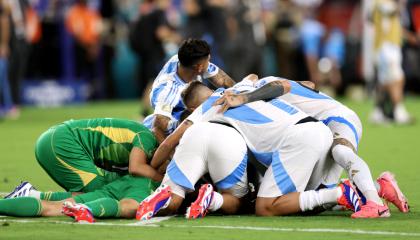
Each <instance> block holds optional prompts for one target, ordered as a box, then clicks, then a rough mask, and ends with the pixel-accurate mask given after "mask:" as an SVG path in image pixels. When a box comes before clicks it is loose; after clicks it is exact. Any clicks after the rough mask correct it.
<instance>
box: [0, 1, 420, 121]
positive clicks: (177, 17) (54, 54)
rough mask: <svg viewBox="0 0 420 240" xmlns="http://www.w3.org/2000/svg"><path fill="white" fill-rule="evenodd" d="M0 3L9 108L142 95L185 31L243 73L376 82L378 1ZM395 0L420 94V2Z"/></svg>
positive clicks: (406, 63) (357, 85)
mask: <svg viewBox="0 0 420 240" xmlns="http://www.w3.org/2000/svg"><path fill="white" fill-rule="evenodd" d="M1 2H2V3H3V4H4V5H9V9H11V10H9V11H2V12H3V14H2V16H3V18H8V19H10V21H6V22H4V21H2V25H1V34H0V35H2V36H3V37H2V38H1V39H2V42H1V43H0V46H1V48H0V49H1V51H0V62H1V68H0V72H1V73H2V75H1V76H2V77H1V80H2V84H1V85H0V86H1V90H2V91H1V95H0V96H1V98H0V103H1V106H2V113H3V114H2V115H6V116H9V117H17V116H18V115H19V109H20V106H25V105H36V106H43V107H55V106H61V105H64V104H68V103H81V102H86V101H90V100H102V99H135V98H140V97H142V96H143V95H144V93H147V91H146V90H145V89H146V88H147V83H148V82H151V81H153V79H154V77H155V76H156V74H157V73H158V72H159V70H160V68H161V67H162V65H163V64H164V63H165V60H167V59H168V58H169V57H170V56H172V55H173V54H175V53H176V52H177V46H178V45H179V44H180V43H181V41H182V40H183V39H186V38H189V37H194V38H202V39H205V40H207V41H208V42H209V43H210V45H211V47H212V59H211V61H212V62H213V63H215V64H216V65H218V66H220V67H221V68H222V69H224V70H225V72H227V73H228V74H229V75H231V76H232V77H233V79H235V80H237V81H238V80H240V79H242V78H243V77H244V76H246V75H247V74H249V73H257V74H258V75H260V76H267V75H275V76H282V77H285V78H289V79H294V80H311V81H314V82H316V83H317V84H318V85H319V86H323V87H324V88H328V89H330V90H331V91H328V92H329V93H337V94H338V95H344V96H345V95H347V96H351V97H354V98H355V99H356V100H364V97H365V96H367V95H369V96H370V95H371V93H372V89H373V86H374V84H373V82H375V74H374V67H373V63H372V62H373V60H372V59H373V56H372V55H373V54H372V50H371V49H372V43H371V42H372V36H371V34H372V33H371V32H372V31H373V30H372V29H371V28H372V26H371V25H372V24H371V23H370V22H369V20H368V18H369V16H368V13H366V12H367V10H366V9H368V8H369V5H372V4H373V2H374V1H368V0H366V1H352V0H325V1H321V0H308V1H303V0H262V1H257V0H172V1H171V0H143V1H142V0H109V1H99V0H87V1H78V0H18V1H9V0H2V1H1ZM398 2H399V4H400V5H401V9H400V10H401V17H400V19H401V24H402V25H401V26H402V27H403V29H404V34H403V35H404V42H403V46H402V48H403V69H404V72H405V77H406V87H405V89H406V90H407V91H408V92H410V93H413V94H418V93H419V92H420V68H418V64H419V62H420V48H419V46H420V40H419V39H420V10H419V9H420V1H418V0H401V1H398ZM3 8H5V7H3ZM364 26H365V27H364ZM6 35H8V37H7V36H6ZM4 36H6V37H4ZM369 38H370V40H369ZM308 42H309V43H308ZM362 50H364V51H362ZM318 53H321V54H318ZM311 54H312V55H315V60H311ZM238 63H239V64H238ZM6 76H7V77H6ZM7 83H8V84H7ZM9 89H10V90H9ZM365 89H367V91H365ZM360 90H361V91H360Z"/></svg>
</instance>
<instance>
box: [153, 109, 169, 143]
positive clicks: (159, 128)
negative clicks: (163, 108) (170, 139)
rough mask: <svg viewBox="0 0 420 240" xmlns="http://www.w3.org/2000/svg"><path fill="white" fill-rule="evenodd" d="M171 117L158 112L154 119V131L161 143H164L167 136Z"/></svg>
mask: <svg viewBox="0 0 420 240" xmlns="http://www.w3.org/2000/svg"><path fill="white" fill-rule="evenodd" d="M170 121H171V119H170V118H168V117H167V116H163V115H160V114H156V117H155V120H154V121H153V126H152V132H153V134H154V135H155V137H156V139H157V140H158V142H159V143H162V142H163V140H165V138H166V130H167V129H168V125H169V122H170Z"/></svg>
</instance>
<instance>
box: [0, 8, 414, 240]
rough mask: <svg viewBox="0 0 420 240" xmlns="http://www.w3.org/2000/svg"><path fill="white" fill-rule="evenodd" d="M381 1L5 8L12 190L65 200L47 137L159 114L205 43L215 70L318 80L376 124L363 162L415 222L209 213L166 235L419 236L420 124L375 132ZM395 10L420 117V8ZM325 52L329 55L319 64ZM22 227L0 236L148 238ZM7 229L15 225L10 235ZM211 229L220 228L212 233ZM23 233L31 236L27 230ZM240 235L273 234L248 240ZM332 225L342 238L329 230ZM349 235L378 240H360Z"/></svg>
mask: <svg viewBox="0 0 420 240" xmlns="http://www.w3.org/2000/svg"><path fill="white" fill-rule="evenodd" d="M373 2H374V1H373V0H362V1H360V0H324V1H321V0H172V1H171V0H104V1H100V0H86V1H78V0H77V1H76V0H0V3H1V6H2V8H1V9H2V11H1V16H0V119H4V121H0V192H7V191H10V190H11V189H12V188H13V187H14V186H15V185H17V184H18V183H19V181H20V180H23V179H24V180H29V181H31V182H33V183H34V184H35V185H36V186H37V187H39V188H40V189H47V190H59V187H58V186H57V185H55V184H54V183H53V182H52V181H51V180H50V179H49V178H48V176H47V175H46V174H45V173H44V172H43V171H42V170H41V168H40V167H39V166H38V165H37V164H36V161H35V159H34V156H33V146H34V143H35V140H36V139H37V137H38V136H39V134H40V133H42V132H43V131H44V130H45V129H47V128H48V127H50V126H51V125H54V124H56V123H58V122H61V121H64V120H67V119H70V118H74V119H76V118H91V117H123V118H132V119H141V118H142V117H144V115H145V114H147V113H148V112H150V110H149V109H148V106H147V102H148V101H147V91H148V90H147V89H148V87H147V86H148V83H150V82H152V81H153V79H154V77H155V76H156V75H157V73H158V72H159V70H160V68H161V67H162V66H163V64H164V63H165V61H166V60H167V59H168V58H169V57H170V56H172V55H173V54H176V52H177V49H178V46H179V44H180V43H181V42H182V40H184V39H186V38H189V37H194V38H202V39H205V40H206V41H207V42H209V43H210V45H211V47H212V58H211V61H212V62H213V63H215V64H217V65H218V66H219V67H221V68H222V69H223V70H224V71H225V72H226V73H228V74H229V75H230V76H232V78H233V79H235V80H237V81H239V80H240V79H242V78H243V77H244V76H246V75H247V74H249V73H257V74H258V75H260V76H267V75H275V76H282V77H285V78H290V79H293V80H311V81H313V82H315V83H316V84H317V85H318V87H319V88H321V89H322V90H324V91H327V92H328V93H329V94H331V95H334V96H337V97H338V98H339V99H340V100H341V101H343V102H344V103H345V104H348V105H349V106H350V107H351V108H353V109H354V110H355V111H356V112H357V113H358V114H359V115H360V118H361V119H362V121H363V124H364V136H363V141H362V144H361V148H360V154H361V155H362V156H363V157H364V158H365V159H366V160H367V162H368V163H369V165H370V166H371V169H372V173H373V175H374V176H377V174H379V173H380V172H381V171H384V170H387V169H390V170H392V171H394V172H395V173H396V174H397V177H400V178H399V181H400V184H401V187H402V189H403V190H406V191H407V196H408V198H409V200H410V201H411V205H412V213H410V214H408V215H402V214H399V213H397V212H396V211H395V209H392V210H393V214H394V213H395V215H393V217H392V218H391V219H387V220H384V221H382V220H375V221H359V222H357V221H353V220H351V219H349V218H347V217H345V218H344V217H340V218H339V219H337V217H336V215H335V214H332V213H329V214H327V216H321V217H313V218H310V219H307V218H302V217H287V218H281V219H282V220H280V218H254V217H242V218H240V217H227V218H224V219H223V220H220V218H218V217H209V218H206V219H203V220H201V221H197V222H188V223H187V222H186V221H184V220H183V219H182V218H175V219H171V220H169V221H168V222H167V223H165V224H163V225H160V226H165V227H167V228H164V229H163V230H162V231H161V234H162V237H163V238H169V237H171V238H172V239H190V238H195V239H196V238H200V239H210V238H211V239H214V237H218V238H222V239H226V238H229V239H243V238H247V237H249V236H252V234H256V233H257V234H258V232H255V231H264V234H261V235H259V238H260V239H273V238H274V237H283V236H284V237H285V236H293V237H297V239H306V238H313V237H317V238H321V237H322V238H324V239H326V238H331V239H338V238H342V239H348V238H349V237H354V236H357V237H369V238H375V237H377V238H381V239H383V238H408V237H410V238H419V237H420V228H419V222H420V215H419V213H418V212H417V210H416V205H418V204H420V192H419V191H418V186H417V185H416V183H417V182H418V181H420V178H419V176H418V173H417V172H418V171H417V169H418V167H419V165H418V158H419V156H420V152H419V150H420V149H419V148H418V146H417V145H418V133H420V128H419V126H418V124H417V125H410V126H396V125H392V124H391V125H389V124H388V125H385V126H374V125H371V124H368V118H369V113H370V112H371V111H372V109H373V108H374V101H375V100H374V96H375V85H376V84H375V83H376V82H377V77H376V76H377V74H376V73H375V67H374V60H373V59H374V56H373V55H374V54H373V52H372V49H373V46H372V44H373V43H372V42H373V40H372V39H373V37H372V32H373V29H372V24H371V23H370V20H369V14H368V9H369V7H371V4H372V3H373ZM397 2H398V5H399V6H400V9H399V10H400V12H401V15H400V20H401V25H400V27H401V29H402V30H403V34H402V35H403V42H402V68H403V70H404V74H405V88H404V90H405V91H404V92H405V93H406V95H407V109H408V111H409V112H410V113H411V114H412V116H413V117H414V118H417V119H419V118H420V98H419V94H420V67H419V66H420V1H419V0H400V1H397ZM5 6H7V8H6V7H5ZM6 9H8V10H6ZM5 19H8V21H6V20H5ZM308 20H310V21H308ZM308 22H309V23H310V24H309V27H308V25H307V23H308ZM311 24H312V25H311ZM305 26H306V28H305ZM5 36H7V37H5ZM308 42H309V44H308ZM311 43H312V44H311ZM314 43H316V44H315V45H314ZM314 48H315V49H316V50H315V52H316V53H317V54H315V55H313V54H312V55H311V53H314V52H313V49H314ZM318 53H323V54H318ZM141 99H143V100H141ZM92 102H93V103H92ZM67 105H69V106H67ZM338 215H340V214H338ZM11 219H12V218H8V219H7V220H5V221H2V222H0V224H1V226H0V239H22V238H23V237H25V238H29V239H31V238H34V236H36V234H34V232H35V233H38V234H39V236H42V237H43V238H46V239H49V238H51V239H57V238H59V237H60V238H62V239H64V238H69V237H70V236H67V237H65V236H63V235H62V233H63V232H64V231H70V233H71V234H72V237H74V236H84V237H98V236H104V237H105V236H106V237H107V238H109V239H114V238H115V239H117V238H118V239H121V238H123V239H124V238H133V237H136V234H137V233H136V232H135V231H136V230H128V228H127V229H124V230H121V229H119V228H120V226H119V225H118V224H122V223H121V222H120V221H115V220H114V221H110V223H113V224H114V226H110V227H109V228H110V229H112V231H104V232H101V233H97V231H94V232H93V231H91V230H93V229H96V228H95V227H86V228H77V229H72V230H69V229H68V228H67V227H66V226H63V225H57V226H56V225H54V229H52V227H51V226H53V225H52V224H55V221H56V220H57V219H53V220H46V221H47V222H45V223H42V222H32V223H31V222H29V223H27V224H25V225H24V222H21V223H16V224H14V222H13V219H12V220H11ZM58 220H60V221H63V220H64V218H58ZM43 221H44V220H43ZM65 221H68V222H70V220H69V219H65ZM6 223H7V224H6ZM124 223H127V224H130V223H132V221H131V222H130V221H127V222H124ZM9 224H10V228H8V229H6V228H4V227H3V226H9ZM201 225H203V226H205V225H207V226H210V227H208V228H205V229H204V230H203V229H200V226H201ZM215 225H218V226H219V225H220V226H222V227H223V226H227V228H225V229H223V228H221V227H220V226H219V227H217V226H216V227H214V226H215ZM22 226H24V228H25V229H27V231H22V232H20V233H19V234H17V231H20V230H19V229H20V228H21V227H22ZM211 226H213V227H211ZM232 226H234V227H233V228H231V229H230V230H229V227H232ZM240 226H255V227H261V228H267V229H263V230H261V229H260V230H255V229H254V230H252V229H251V230H250V229H248V230H246V229H245V228H241V227H240ZM235 227H239V228H235ZM185 228H188V229H189V230H186V229H185ZM296 228H301V230H296ZM270 229H271V230H270ZM302 229H303V230H302ZM304 229H312V230H310V231H305V230H304ZM314 229H315V230H314ZM316 229H318V230H316ZM319 229H321V230H319ZM328 229H329V230H328ZM331 229H333V230H331ZM334 229H341V230H338V232H337V231H336V232H335V233H331V232H334V231H335V230H334ZM343 229H344V230H345V229H350V230H349V231H353V230H354V231H355V230H357V229H359V230H360V229H361V230H364V231H366V232H368V233H366V232H364V233H360V234H359V235H351V234H352V233H349V232H346V231H344V230H343ZM79 230H80V231H79ZM311 231H312V233H309V232H311ZM375 231H376V232H375ZM111 232H112V233H114V234H111ZM384 232H386V233H384ZM389 232H403V233H402V234H392V233H389ZM155 233H156V231H155V230H153V229H150V228H145V229H143V232H142V234H144V235H142V236H145V238H147V237H153V236H155V235H154V234H155ZM250 234H251V235H250ZM353 234H355V233H353ZM356 234H357V233H356ZM211 236H213V237H211Z"/></svg>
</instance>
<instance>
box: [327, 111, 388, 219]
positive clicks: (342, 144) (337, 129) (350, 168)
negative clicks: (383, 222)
mask: <svg viewBox="0 0 420 240" xmlns="http://www.w3.org/2000/svg"><path fill="white" fill-rule="evenodd" d="M334 119H335V120H332V121H330V122H329V123H328V127H329V128H330V129H331V131H332V132H333V134H334V142H333V146H332V147H331V153H332V157H333V158H334V160H335V162H337V163H338V164H339V165H340V166H341V167H343V168H344V169H345V170H346V172H347V174H348V177H349V178H350V179H351V180H352V181H353V182H354V184H355V185H356V186H357V188H358V189H359V190H360V192H361V195H362V196H364V197H365V198H366V200H364V198H363V197H362V199H363V200H364V201H365V202H366V201H367V202H368V203H369V204H368V206H366V207H363V208H362V212H360V213H358V214H356V215H355V216H357V215H360V216H362V215H369V216H370V217H380V216H379V215H378V214H377V213H378V212H383V211H384V210H385V208H386V207H385V205H384V203H383V202H382V200H381V198H380V197H379V195H378V192H377V190H376V187H375V184H374V181H373V178H372V175H371V172H370V169H369V166H368V165H367V164H366V162H365V161H364V160H363V159H362V158H360V157H359V156H358V155H357V147H358V143H359V141H360V138H361V135H362V125H361V123H360V120H359V118H358V117H357V115H356V114H354V113H353V114H347V116H345V117H335V118H334ZM368 207H369V208H368ZM378 209H381V211H378ZM385 215H388V214H385ZM385 215H384V216H385Z"/></svg>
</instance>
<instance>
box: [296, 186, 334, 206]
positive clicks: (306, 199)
mask: <svg viewBox="0 0 420 240" xmlns="http://www.w3.org/2000/svg"><path fill="white" fill-rule="evenodd" d="M341 194H342V193H341V190H340V188H338V187H335V188H331V189H321V190H319V191H314V190H310V191H305V192H303V193H300V195H299V206H300V210H302V212H305V211H310V210H313V209H314V208H315V207H320V206H323V205H324V204H331V203H337V199H338V198H339V197H340V196H341Z"/></svg>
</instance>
